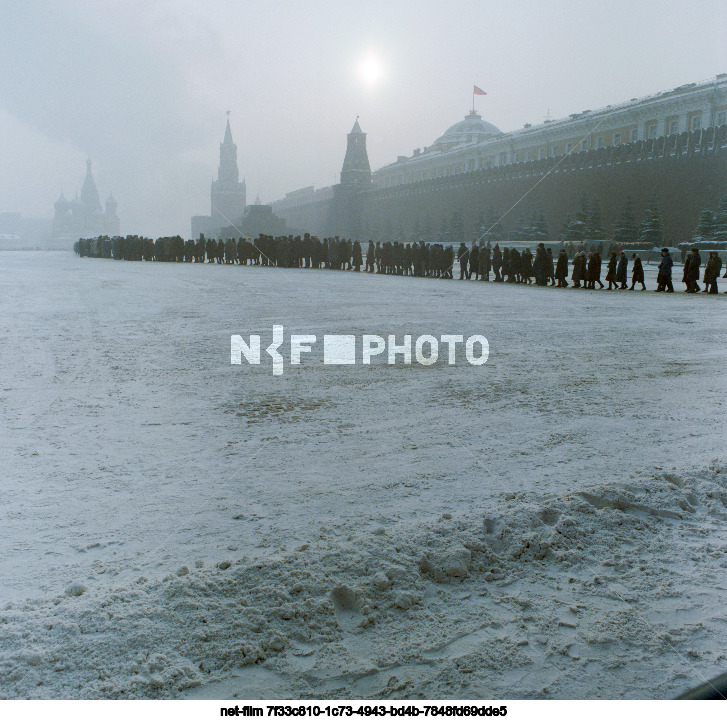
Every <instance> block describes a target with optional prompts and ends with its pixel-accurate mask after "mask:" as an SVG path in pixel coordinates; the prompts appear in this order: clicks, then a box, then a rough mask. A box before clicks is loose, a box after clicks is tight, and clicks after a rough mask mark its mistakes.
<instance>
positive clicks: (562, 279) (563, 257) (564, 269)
mask: <svg viewBox="0 0 727 721" xmlns="http://www.w3.org/2000/svg"><path fill="white" fill-rule="evenodd" d="M567 277H568V253H566V252H565V248H561V249H560V252H559V253H558V263H557V265H556V266H555V279H556V280H557V281H558V287H559V288H567V287H568V281H567V280H566V278H567Z"/></svg>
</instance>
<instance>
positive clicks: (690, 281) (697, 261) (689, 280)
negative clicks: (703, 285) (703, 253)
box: [684, 248, 702, 293]
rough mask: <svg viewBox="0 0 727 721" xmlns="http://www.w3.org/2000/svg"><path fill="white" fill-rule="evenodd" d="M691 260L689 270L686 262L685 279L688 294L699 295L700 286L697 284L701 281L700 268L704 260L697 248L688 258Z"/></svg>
mask: <svg viewBox="0 0 727 721" xmlns="http://www.w3.org/2000/svg"><path fill="white" fill-rule="evenodd" d="M687 257H688V259H689V268H687V264H686V262H685V264H684V279H685V282H686V284H687V290H686V292H687V293H699V285H698V284H697V281H698V280H699V266H700V265H701V264H702V259H701V257H700V256H699V250H698V249H697V248H692V252H691V254H690V255H689V256H687Z"/></svg>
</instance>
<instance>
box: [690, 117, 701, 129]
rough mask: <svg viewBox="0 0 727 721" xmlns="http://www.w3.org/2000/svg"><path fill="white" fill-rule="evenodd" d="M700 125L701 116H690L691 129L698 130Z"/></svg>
mask: <svg viewBox="0 0 727 721" xmlns="http://www.w3.org/2000/svg"><path fill="white" fill-rule="evenodd" d="M701 127H702V116H701V115H695V116H694V117H693V118H692V130H699V129H700V128H701Z"/></svg>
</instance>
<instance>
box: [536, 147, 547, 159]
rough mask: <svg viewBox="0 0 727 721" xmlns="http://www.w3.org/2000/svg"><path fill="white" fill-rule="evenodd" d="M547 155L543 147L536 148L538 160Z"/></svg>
mask: <svg viewBox="0 0 727 721" xmlns="http://www.w3.org/2000/svg"><path fill="white" fill-rule="evenodd" d="M547 157H548V155H547V152H546V150H545V148H539V149H538V160H542V159H543V158H547Z"/></svg>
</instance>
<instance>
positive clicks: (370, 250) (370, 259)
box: [366, 240, 376, 273]
mask: <svg viewBox="0 0 727 721" xmlns="http://www.w3.org/2000/svg"><path fill="white" fill-rule="evenodd" d="M375 253H376V251H375V250H374V241H373V240H370V241H369V244H368V247H367V248H366V272H367V273H373V272H374V255H375Z"/></svg>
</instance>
